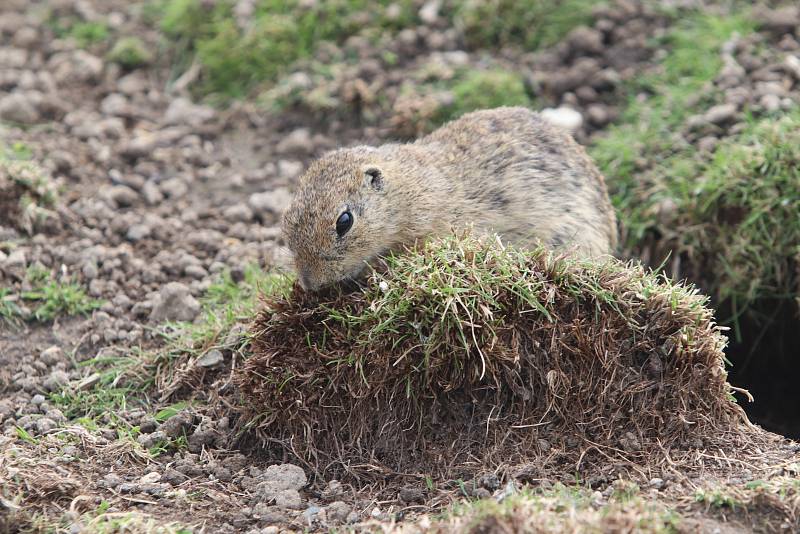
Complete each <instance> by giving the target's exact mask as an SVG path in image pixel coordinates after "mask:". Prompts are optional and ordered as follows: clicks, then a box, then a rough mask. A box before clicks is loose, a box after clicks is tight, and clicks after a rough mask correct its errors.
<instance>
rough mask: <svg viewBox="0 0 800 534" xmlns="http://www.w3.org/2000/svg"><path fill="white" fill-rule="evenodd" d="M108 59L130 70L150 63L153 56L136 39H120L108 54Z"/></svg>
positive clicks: (139, 40)
mask: <svg viewBox="0 0 800 534" xmlns="http://www.w3.org/2000/svg"><path fill="white" fill-rule="evenodd" d="M108 59H109V60H110V61H113V62H114V63H117V64H119V65H120V66H121V67H122V68H124V69H128V70H132V69H136V68H139V67H142V66H144V65H147V64H148V63H150V62H151V61H152V60H153V54H152V52H150V50H149V49H148V48H147V46H145V44H144V43H143V42H142V40H141V39H139V38H138V37H122V38H121V39H119V40H118V41H117V42H116V43H115V44H114V47H113V48H112V49H111V51H110V52H109V53H108Z"/></svg>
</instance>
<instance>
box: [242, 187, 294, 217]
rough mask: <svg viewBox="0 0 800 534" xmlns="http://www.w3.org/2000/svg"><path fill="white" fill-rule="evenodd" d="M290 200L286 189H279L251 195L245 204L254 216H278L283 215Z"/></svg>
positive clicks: (290, 197) (289, 194)
mask: <svg viewBox="0 0 800 534" xmlns="http://www.w3.org/2000/svg"><path fill="white" fill-rule="evenodd" d="M291 200H292V194H291V193H290V192H289V190H288V189H287V188H284V187H281V188H278V189H274V190H272V191H265V192H263V193H253V194H252V195H250V198H248V199H247V204H248V205H249V206H250V207H251V208H252V209H253V211H254V212H255V214H256V215H259V216H261V217H263V216H264V215H270V216H274V215H279V214H281V213H283V211H284V210H285V209H286V207H287V206H288V205H289V203H290V202H291Z"/></svg>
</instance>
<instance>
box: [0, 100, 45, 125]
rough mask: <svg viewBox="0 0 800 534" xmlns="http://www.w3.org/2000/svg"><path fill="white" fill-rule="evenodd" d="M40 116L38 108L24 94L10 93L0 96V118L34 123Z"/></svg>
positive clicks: (21, 122)
mask: <svg viewBox="0 0 800 534" xmlns="http://www.w3.org/2000/svg"><path fill="white" fill-rule="evenodd" d="M40 118H41V117H40V115H39V111H38V109H36V106H35V105H34V104H33V102H31V100H30V99H29V98H28V97H27V96H26V95H23V94H20V93H11V94H10V95H6V96H4V97H2V98H0V119H2V120H4V121H8V122H17V123H20V124H35V123H36V122H38V121H39V119H40Z"/></svg>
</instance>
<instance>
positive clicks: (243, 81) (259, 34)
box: [158, 0, 413, 97]
mask: <svg viewBox="0 0 800 534" xmlns="http://www.w3.org/2000/svg"><path fill="white" fill-rule="evenodd" d="M392 3H393V2H389V1H387V0H381V1H379V2H368V1H366V0H334V1H331V2H317V3H314V4H310V5H308V4H306V5H304V4H303V3H302V2H299V1H297V0H293V1H289V2H283V1H274V0H260V1H259V2H257V3H256V9H255V13H253V14H252V16H249V17H247V18H246V20H245V21H244V24H243V25H242V27H240V25H239V23H238V21H237V20H236V16H235V13H234V9H233V8H234V4H235V2H232V1H230V0H223V1H222V2H217V3H215V5H214V6H213V7H211V8H207V7H204V5H203V3H202V2H201V1H200V0H165V1H164V2H163V3H161V4H160V5H159V8H158V9H159V11H160V16H159V19H160V21H161V28H162V29H163V31H164V32H165V34H166V35H167V36H168V37H169V38H171V39H172V40H174V41H175V42H176V43H177V44H178V45H179V48H180V49H181V52H179V55H180V56H183V57H184V58H191V57H193V56H196V58H197V61H198V62H199V63H200V65H201V66H202V69H203V79H202V81H201V87H200V91H201V92H202V93H204V94H208V93H217V94H220V95H222V96H225V97H237V96H243V95H246V94H247V93H248V92H249V91H250V89H252V88H253V87H254V86H256V85H258V84H260V83H262V82H275V81H276V80H277V78H278V76H279V75H280V74H283V73H285V72H286V71H287V68H288V66H289V65H290V64H292V63H293V62H294V61H297V60H298V59H302V58H307V57H310V56H311V55H312V53H313V52H314V50H315V48H316V46H317V44H318V43H319V42H321V41H334V42H338V43H342V42H344V41H345V40H346V39H347V37H349V36H351V35H355V34H356V33H359V32H360V31H362V29H363V28H367V29H368V30H369V31H372V32H380V31H382V30H392V29H396V28H399V27H402V26H404V25H406V24H408V23H409V22H410V21H411V20H413V16H412V13H413V12H412V11H411V10H410V9H411V7H412V3H411V2H410V1H408V0H404V1H401V2H394V3H396V4H397V5H398V6H400V12H399V13H396V14H394V15H393V16H390V13H389V12H388V9H387V7H388V6H389V5H390V4H392ZM187 65H188V63H187Z"/></svg>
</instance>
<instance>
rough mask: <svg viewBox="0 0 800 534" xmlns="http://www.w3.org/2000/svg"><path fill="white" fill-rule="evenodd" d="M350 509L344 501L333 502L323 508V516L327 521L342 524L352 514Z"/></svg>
mask: <svg viewBox="0 0 800 534" xmlns="http://www.w3.org/2000/svg"><path fill="white" fill-rule="evenodd" d="M352 511H353V509H352V507H351V506H350V505H349V504H347V503H346V502H344V501H334V502H332V503H330V504H329V505H328V506H326V507H325V515H326V516H327V517H328V520H329V521H335V522H337V523H344V522H345V521H347V517H348V516H349V515H350V512H352Z"/></svg>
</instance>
